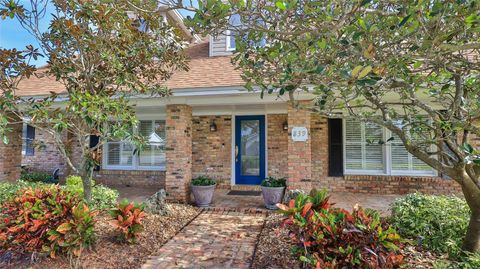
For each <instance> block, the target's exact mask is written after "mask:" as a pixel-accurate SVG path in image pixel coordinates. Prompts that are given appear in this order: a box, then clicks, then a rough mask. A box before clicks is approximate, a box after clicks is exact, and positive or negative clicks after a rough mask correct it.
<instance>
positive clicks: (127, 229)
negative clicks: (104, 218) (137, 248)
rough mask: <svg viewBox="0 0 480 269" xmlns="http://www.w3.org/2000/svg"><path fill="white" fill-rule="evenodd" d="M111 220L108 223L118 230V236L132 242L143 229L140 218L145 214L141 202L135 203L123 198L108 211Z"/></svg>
mask: <svg viewBox="0 0 480 269" xmlns="http://www.w3.org/2000/svg"><path fill="white" fill-rule="evenodd" d="M110 215H111V216H112V218H113V220H112V221H111V222H110V224H111V225H112V226H113V227H114V228H115V229H116V230H117V231H118V232H120V236H119V237H120V238H121V239H122V240H124V241H127V242H129V243H134V242H135V239H136V237H137V236H138V234H139V233H141V232H142V231H143V225H142V218H143V217H144V216H145V212H144V206H143V204H135V203H132V202H129V201H128V200H127V199H124V200H123V201H122V202H121V203H119V204H118V206H117V208H115V209H113V210H111V211H110Z"/></svg>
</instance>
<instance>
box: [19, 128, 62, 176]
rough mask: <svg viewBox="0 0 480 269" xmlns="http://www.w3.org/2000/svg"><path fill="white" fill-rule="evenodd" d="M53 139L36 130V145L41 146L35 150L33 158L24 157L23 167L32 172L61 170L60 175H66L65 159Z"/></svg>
mask: <svg viewBox="0 0 480 269" xmlns="http://www.w3.org/2000/svg"><path fill="white" fill-rule="evenodd" d="M53 141H54V139H53V137H52V136H51V135H50V134H48V133H46V132H44V131H42V130H40V129H38V128H36V129H35V141H34V143H35V144H37V145H39V146H38V147H36V148H35V150H34V155H33V156H23V158H22V165H23V166H26V167H27V168H28V169H30V170H32V171H44V172H47V173H52V172H53V171H54V170H55V169H57V168H60V175H65V174H66V169H67V167H66V162H65V158H64V157H63V156H62V155H61V154H60V152H59V151H58V149H57V147H56V146H55V144H54V142H53Z"/></svg>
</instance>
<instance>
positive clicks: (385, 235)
mask: <svg viewBox="0 0 480 269" xmlns="http://www.w3.org/2000/svg"><path fill="white" fill-rule="evenodd" d="M277 206H278V207H279V208H280V209H281V212H282V213H283V214H285V215H286V216H287V218H286V219H285V220H284V222H283V224H284V225H285V226H286V227H287V228H288V229H289V230H290V234H291V237H292V239H293V240H294V242H296V246H295V247H294V251H295V252H296V253H297V254H298V255H299V259H300V260H301V261H302V262H303V263H304V264H305V265H307V266H309V267H311V268H372V269H377V268H401V267H403V256H402V255H401V254H399V252H398V250H399V249H400V248H401V247H402V245H403V240H402V239H401V238H400V236H399V235H398V234H397V232H396V231H395V229H393V228H392V227H391V226H390V225H389V224H388V223H387V222H386V221H385V220H384V219H382V218H381V217H380V214H379V213H378V212H376V211H374V210H369V209H365V210H364V209H362V208H361V207H358V206H355V207H354V208H353V211H352V212H351V213H350V212H348V211H346V210H344V209H340V208H334V207H332V204H330V202H329V197H328V196H327V192H326V191H325V190H322V191H317V190H312V192H311V193H310V194H309V195H299V196H298V197H297V198H296V199H295V200H291V201H290V202H289V204H288V205H282V204H278V205H277Z"/></svg>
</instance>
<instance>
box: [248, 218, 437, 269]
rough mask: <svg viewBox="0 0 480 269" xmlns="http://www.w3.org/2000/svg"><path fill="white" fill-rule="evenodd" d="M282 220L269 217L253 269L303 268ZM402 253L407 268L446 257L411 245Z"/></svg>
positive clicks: (421, 267) (428, 264) (429, 265)
mask: <svg viewBox="0 0 480 269" xmlns="http://www.w3.org/2000/svg"><path fill="white" fill-rule="evenodd" d="M282 219H284V216H282V215H279V214H270V215H269V216H268V217H267V219H266V222H265V227H264V229H263V231H262V233H261V234H260V239H259V241H258V244H257V249H256V252H255V257H254V260H253V264H252V268H253V269H274V268H275V269H277V268H278V269H280V268H282V269H283V268H285V269H287V268H292V269H297V268H302V263H301V262H299V261H298V258H297V257H296V256H295V255H293V254H292V252H291V246H292V245H293V243H292V241H291V239H290V238H289V236H288V231H287V230H286V229H285V228H282V227H281V221H282ZM401 252H402V255H404V257H405V261H406V264H407V268H416V269H417V268H418V269H426V268H433V263H434V262H435V261H436V260H438V259H445V257H439V256H438V255H435V254H434V253H431V252H429V251H425V250H422V249H420V248H417V247H415V246H410V245H408V246H406V247H405V248H404V249H403V250H401Z"/></svg>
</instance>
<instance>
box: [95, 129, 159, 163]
mask: <svg viewBox="0 0 480 269" xmlns="http://www.w3.org/2000/svg"><path fill="white" fill-rule="evenodd" d="M135 132H138V133H139V134H140V135H142V136H143V137H144V138H145V139H146V141H147V143H146V145H144V147H143V148H141V149H136V148H135V146H134V145H133V144H131V143H128V142H124V141H109V142H107V143H106V144H105V146H104V150H103V168H104V169H117V170H161V171H164V170H165V160H166V159H165V142H166V141H165V121H164V120H140V123H139V126H138V128H136V130H135Z"/></svg>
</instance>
